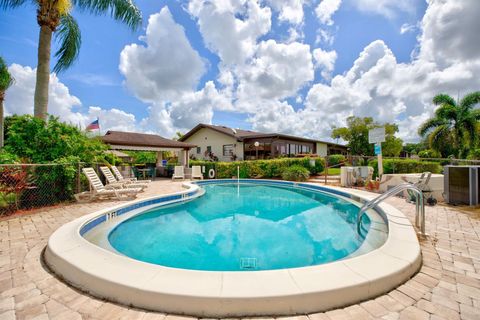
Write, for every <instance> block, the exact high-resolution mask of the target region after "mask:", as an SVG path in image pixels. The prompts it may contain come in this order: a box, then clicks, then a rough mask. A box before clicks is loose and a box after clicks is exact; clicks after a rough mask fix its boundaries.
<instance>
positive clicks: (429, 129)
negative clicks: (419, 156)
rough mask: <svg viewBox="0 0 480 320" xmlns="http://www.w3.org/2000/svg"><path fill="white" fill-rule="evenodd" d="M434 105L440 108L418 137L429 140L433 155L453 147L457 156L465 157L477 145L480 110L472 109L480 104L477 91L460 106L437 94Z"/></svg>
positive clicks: (422, 128)
mask: <svg viewBox="0 0 480 320" xmlns="http://www.w3.org/2000/svg"><path fill="white" fill-rule="evenodd" d="M433 103H434V104H435V105H437V106H439V107H438V108H437V110H435V115H434V116H433V118H431V119H429V120H427V121H425V122H424V123H423V124H422V125H421V126H420V128H419V130H418V133H419V134H420V135H421V136H423V137H424V136H428V140H429V143H430V147H431V148H432V149H434V150H436V151H441V149H442V148H445V147H449V146H448V145H447V144H453V149H454V150H455V151H456V153H457V154H456V156H466V153H467V151H468V149H469V148H473V147H475V145H476V143H477V128H478V121H479V120H480V109H474V108H473V107H474V106H475V105H476V104H477V103H480V91H477V92H472V93H470V94H468V95H466V96H465V97H463V99H462V100H461V101H459V102H458V101H455V99H453V98H452V97H450V96H449V95H447V94H439V95H437V96H435V97H434V98H433Z"/></svg>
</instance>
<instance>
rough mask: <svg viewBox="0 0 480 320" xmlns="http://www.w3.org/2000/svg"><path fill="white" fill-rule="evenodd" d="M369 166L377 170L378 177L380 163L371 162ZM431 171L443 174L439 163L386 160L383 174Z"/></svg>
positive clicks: (375, 160)
mask: <svg viewBox="0 0 480 320" xmlns="http://www.w3.org/2000/svg"><path fill="white" fill-rule="evenodd" d="M368 165H369V166H371V167H373V169H374V170H375V172H374V176H375V177H377V176H378V162H377V159H374V160H370V161H369V162H368ZM425 171H429V172H431V173H441V172H442V166H441V165H440V163H438V162H433V161H420V160H414V159H407V160H401V159H384V160H383V173H421V172H425Z"/></svg>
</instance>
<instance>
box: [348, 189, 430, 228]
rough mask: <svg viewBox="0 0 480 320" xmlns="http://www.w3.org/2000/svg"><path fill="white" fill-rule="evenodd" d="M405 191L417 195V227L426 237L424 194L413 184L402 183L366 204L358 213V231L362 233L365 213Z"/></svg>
mask: <svg viewBox="0 0 480 320" xmlns="http://www.w3.org/2000/svg"><path fill="white" fill-rule="evenodd" d="M405 190H411V191H413V192H415V193H416V201H415V205H416V208H415V210H416V211H415V226H416V227H417V228H420V234H421V235H422V236H425V235H426V234H425V203H424V201H423V200H424V199H423V193H422V191H421V190H420V189H419V188H418V187H417V186H415V185H414V184H411V183H402V184H399V185H398V186H396V187H394V188H392V189H390V190H388V191H386V192H385V193H383V194H381V195H379V196H378V197H376V198H374V199H372V200H370V201H369V202H367V203H365V204H364V205H363V206H362V207H361V208H360V211H359V212H358V215H357V231H358V232H359V231H360V225H361V223H362V217H363V215H364V214H365V212H366V211H367V210H369V209H372V208H373V207H375V206H377V205H378V204H379V203H380V202H382V201H384V200H386V199H388V198H390V197H392V196H395V195H397V194H399V193H400V192H403V191H405Z"/></svg>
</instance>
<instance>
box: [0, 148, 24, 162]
mask: <svg viewBox="0 0 480 320" xmlns="http://www.w3.org/2000/svg"><path fill="white" fill-rule="evenodd" d="M18 162H20V159H19V158H18V157H17V156H16V155H14V154H13V153H9V152H7V151H5V150H3V149H2V150H0V164H6V163H8V164H12V163H18Z"/></svg>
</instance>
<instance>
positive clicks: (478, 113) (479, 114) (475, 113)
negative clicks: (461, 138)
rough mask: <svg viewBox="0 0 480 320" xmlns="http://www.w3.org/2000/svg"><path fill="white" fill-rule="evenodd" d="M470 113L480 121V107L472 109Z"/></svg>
mask: <svg viewBox="0 0 480 320" xmlns="http://www.w3.org/2000/svg"><path fill="white" fill-rule="evenodd" d="M470 115H471V116H472V117H473V118H474V119H475V120H476V121H480V109H475V110H472V111H470Z"/></svg>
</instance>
